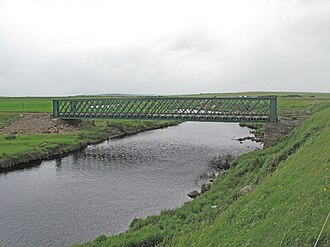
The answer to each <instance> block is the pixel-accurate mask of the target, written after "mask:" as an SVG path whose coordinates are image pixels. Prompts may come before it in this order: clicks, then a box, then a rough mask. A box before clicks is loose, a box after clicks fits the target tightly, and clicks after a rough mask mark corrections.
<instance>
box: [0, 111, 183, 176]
mask: <svg viewBox="0 0 330 247" xmlns="http://www.w3.org/2000/svg"><path fill="white" fill-rule="evenodd" d="M3 116H4V117H3ZM5 116H7V118H6V120H5ZM16 117H17V114H13V113H12V114H10V115H8V113H0V119H3V122H4V123H6V124H8V123H9V122H12V121H15V119H16ZM18 117H19V116H18ZM175 124H177V122H174V121H125V120H116V121H108V122H106V121H93V123H92V124H85V125H84V127H83V128H81V129H79V130H76V131H74V132H72V133H67V134H30V135H15V136H12V135H4V134H2V135H1V134H0V150H1V151H0V170H1V169H6V168H11V167H14V166H17V165H19V164H22V163H26V162H30V161H35V160H42V159H49V158H53V157H56V156H59V155H64V154H67V153H69V152H72V151H75V150H78V149H81V148H83V147H86V146H87V145H88V144H94V143H99V142H101V141H103V140H106V139H108V138H109V137H113V136H124V135H131V134H135V133H138V132H141V131H146V130H151V129H157V128H163V127H167V126H171V125H175Z"/></svg>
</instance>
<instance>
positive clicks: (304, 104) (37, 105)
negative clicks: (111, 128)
mask: <svg viewBox="0 0 330 247" xmlns="http://www.w3.org/2000/svg"><path fill="white" fill-rule="evenodd" d="M180 96H182V95H180ZM186 96H188V97H240V96H248V97H258V96H277V97H278V108H279V109H292V108H298V109H301V108H305V109H307V108H311V109H314V107H315V106H316V105H319V104H320V103H322V102H329V101H330V93H294V92H293V93H290V92H239V93H210V94H209V93H208V94H191V95H183V97H186ZM107 97H109V96H107ZM118 97H121V96H118ZM59 98H61V97H59ZM62 98H63V97H62ZM70 98H83V97H82V96H79V97H78V96H77V97H70ZM103 98H106V97H103ZM52 109H53V98H50V97H0V111H11V112H13V111H16V112H24V111H25V112H52Z"/></svg>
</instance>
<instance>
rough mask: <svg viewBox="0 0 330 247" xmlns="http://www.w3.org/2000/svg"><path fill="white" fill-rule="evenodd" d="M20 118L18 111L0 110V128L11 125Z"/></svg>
mask: <svg viewBox="0 0 330 247" xmlns="http://www.w3.org/2000/svg"><path fill="white" fill-rule="evenodd" d="M19 118H20V114H19V113H16V112H0V128H3V127H5V126H6V125H9V124H10V123H12V122H14V121H16V120H17V119H19Z"/></svg>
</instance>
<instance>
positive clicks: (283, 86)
mask: <svg viewBox="0 0 330 247" xmlns="http://www.w3.org/2000/svg"><path fill="white" fill-rule="evenodd" d="M229 91H319V92H322V91H323V92H330V0H232V1H228V0H226V1H220V0H215V1H211V0H200V1H195V0H163V1H159V0H138V1H137V0H131V1H130V0H120V1H118V0H117V1H111V0H0V95H10V96H19V95H75V94H101V93H140V94H179V93H200V92H229Z"/></svg>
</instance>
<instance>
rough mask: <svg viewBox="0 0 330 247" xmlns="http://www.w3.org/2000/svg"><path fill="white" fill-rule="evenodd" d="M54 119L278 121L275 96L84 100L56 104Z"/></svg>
mask: <svg viewBox="0 0 330 247" xmlns="http://www.w3.org/2000/svg"><path fill="white" fill-rule="evenodd" d="M53 104H54V110H53V113H54V117H56V118H63V119H80V118H103V119H109V118H115V119H174V120H183V121H215V122H243V121H244V122H264V123H274V122H276V121H277V114H276V108H277V99H276V97H256V98H243V97H242V98H200V97H194V98H186V97H136V98H130V97H126V98H102V99H100V98H82V99H58V100H54V101H53Z"/></svg>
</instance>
